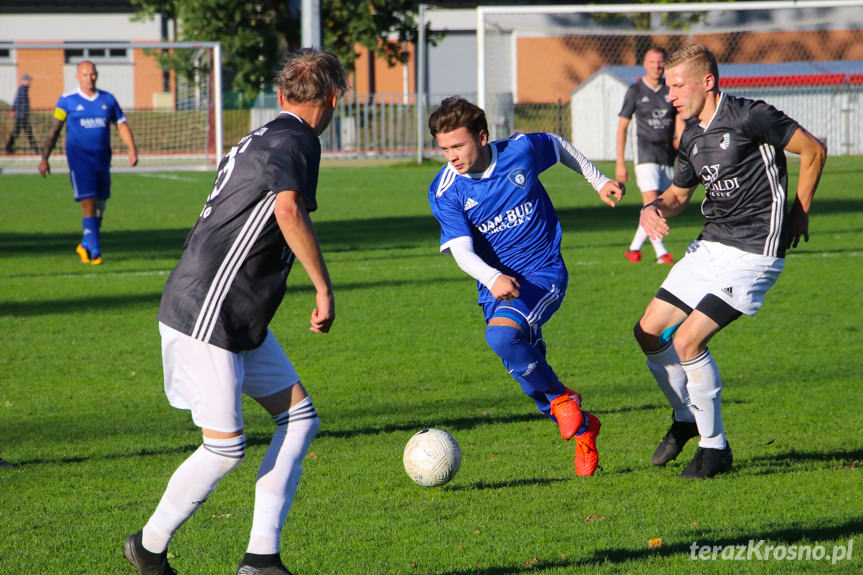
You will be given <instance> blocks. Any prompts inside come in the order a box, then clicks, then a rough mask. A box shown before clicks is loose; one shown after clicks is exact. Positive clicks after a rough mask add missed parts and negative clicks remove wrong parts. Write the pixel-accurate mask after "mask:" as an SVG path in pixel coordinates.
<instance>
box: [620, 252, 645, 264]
mask: <svg viewBox="0 0 863 575" xmlns="http://www.w3.org/2000/svg"><path fill="white" fill-rule="evenodd" d="M623 255H625V256H626V259H628V260H629V261H631V262H632V263H634V264H637V263H638V262H640V261H641V250H626V253H624V254H623Z"/></svg>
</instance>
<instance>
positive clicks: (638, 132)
mask: <svg viewBox="0 0 863 575" xmlns="http://www.w3.org/2000/svg"><path fill="white" fill-rule="evenodd" d="M667 57H668V54H667V53H666V52H665V49H664V48H660V47H658V46H653V47H651V48H649V49H648V50H647V52H645V53H644V60H643V61H642V65H643V66H644V76H642V77H641V78H639V79H638V80H637V81H636V82H635V83H633V84H632V85H631V86H629V88H628V89H627V90H626V95H625V96H624V98H623V105H622V106H621V108H620V112H619V113H618V116H619V119H618V121H617V139H616V150H617V163H616V164H615V168H614V174H615V177H616V178H617V179H618V181H621V182H628V181H629V170H627V169H626V160H625V159H624V152H625V151H626V135H627V130H628V129H629V124H630V122H632V118H633V116H635V129H634V131H633V138H632V148H633V150H632V151H633V158H634V161H633V164H635V183H636V184H637V185H638V189H639V190H640V191H641V202H642V204H643V205H647V204H649V203H650V202H652V201H653V200H655V199H656V196H657V195H658V194H659V193H660V192H661V191H663V190H665V188H667V187H668V186H669V185H670V184H671V178H672V176H673V175H674V156H675V155H676V154H677V137H678V136H679V135H680V132H682V131H683V122H682V120H681V119H680V118H679V117H678V116H677V112H675V110H674V106H672V105H671V102H669V101H668V86H666V85H665V81H664V78H663V74H664V73H665V60H666V58H667ZM646 240H647V232H646V231H644V228H642V227H641V226H638V229H637V230H635V235H634V236H633V237H632V242H630V244H629V248H628V249H627V250H626V253H625V254H624V255H625V256H626V259H628V260H629V261H631V262H632V263H638V262H640V261H641V246H642V245H644V242H645V241H646ZM650 243H651V244H653V251H654V252H655V253H656V263H660V264H673V263H674V258H673V257H672V256H671V254H670V253H668V250H667V249H665V243H664V242H663V241H662V238H661V237H658V238H651V240H650Z"/></svg>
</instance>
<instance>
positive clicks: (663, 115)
mask: <svg viewBox="0 0 863 575" xmlns="http://www.w3.org/2000/svg"><path fill="white" fill-rule="evenodd" d="M617 115H618V116H619V117H621V118H626V119H627V120H631V119H632V116H635V131H634V132H633V154H634V163H635V164H636V165H638V164H659V165H661V166H673V165H674V154H675V150H674V119H675V117H676V116H677V112H676V111H675V110H674V106H672V105H671V103H670V102H669V101H668V86H666V85H665V81H664V80H663V81H662V82H661V83H660V84H659V87H658V88H656V89H653V88H651V87H650V86H648V85H647V84H645V83H644V79H640V80H638V81H637V82H635V83H634V84H632V85H631V86H629V88H628V89H627V90H626V96H624V98H623V105H622V106H621V108H620V112H619V113H618V114H617Z"/></svg>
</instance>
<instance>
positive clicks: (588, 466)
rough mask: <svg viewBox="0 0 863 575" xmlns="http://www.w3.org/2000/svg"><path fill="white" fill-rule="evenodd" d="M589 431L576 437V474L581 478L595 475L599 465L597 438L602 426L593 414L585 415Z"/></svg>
mask: <svg viewBox="0 0 863 575" xmlns="http://www.w3.org/2000/svg"><path fill="white" fill-rule="evenodd" d="M584 416H585V417H587V431H585V432H584V433H582V434H581V435H576V436H575V473H576V474H577V475H580V476H581V477H587V476H588V475H593V472H594V471H596V466H597V465H599V454H598V453H597V452H596V436H597V435H599V428H600V427H602V424H601V423H600V422H599V418H598V417H596V416H595V415H593V414H592V413H585V414H584Z"/></svg>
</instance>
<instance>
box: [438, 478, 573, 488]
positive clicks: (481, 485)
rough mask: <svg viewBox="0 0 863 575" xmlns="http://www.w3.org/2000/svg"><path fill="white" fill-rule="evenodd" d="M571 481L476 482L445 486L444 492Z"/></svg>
mask: <svg viewBox="0 0 863 575" xmlns="http://www.w3.org/2000/svg"><path fill="white" fill-rule="evenodd" d="M566 481H571V480H570V479H565V478H562V477H536V478H533V479H513V480H511V481H476V482H474V483H471V484H470V485H445V486H444V487H443V490H444V491H475V490H480V489H507V488H509V487H525V486H528V485H551V484H552V483H562V482H566Z"/></svg>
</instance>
